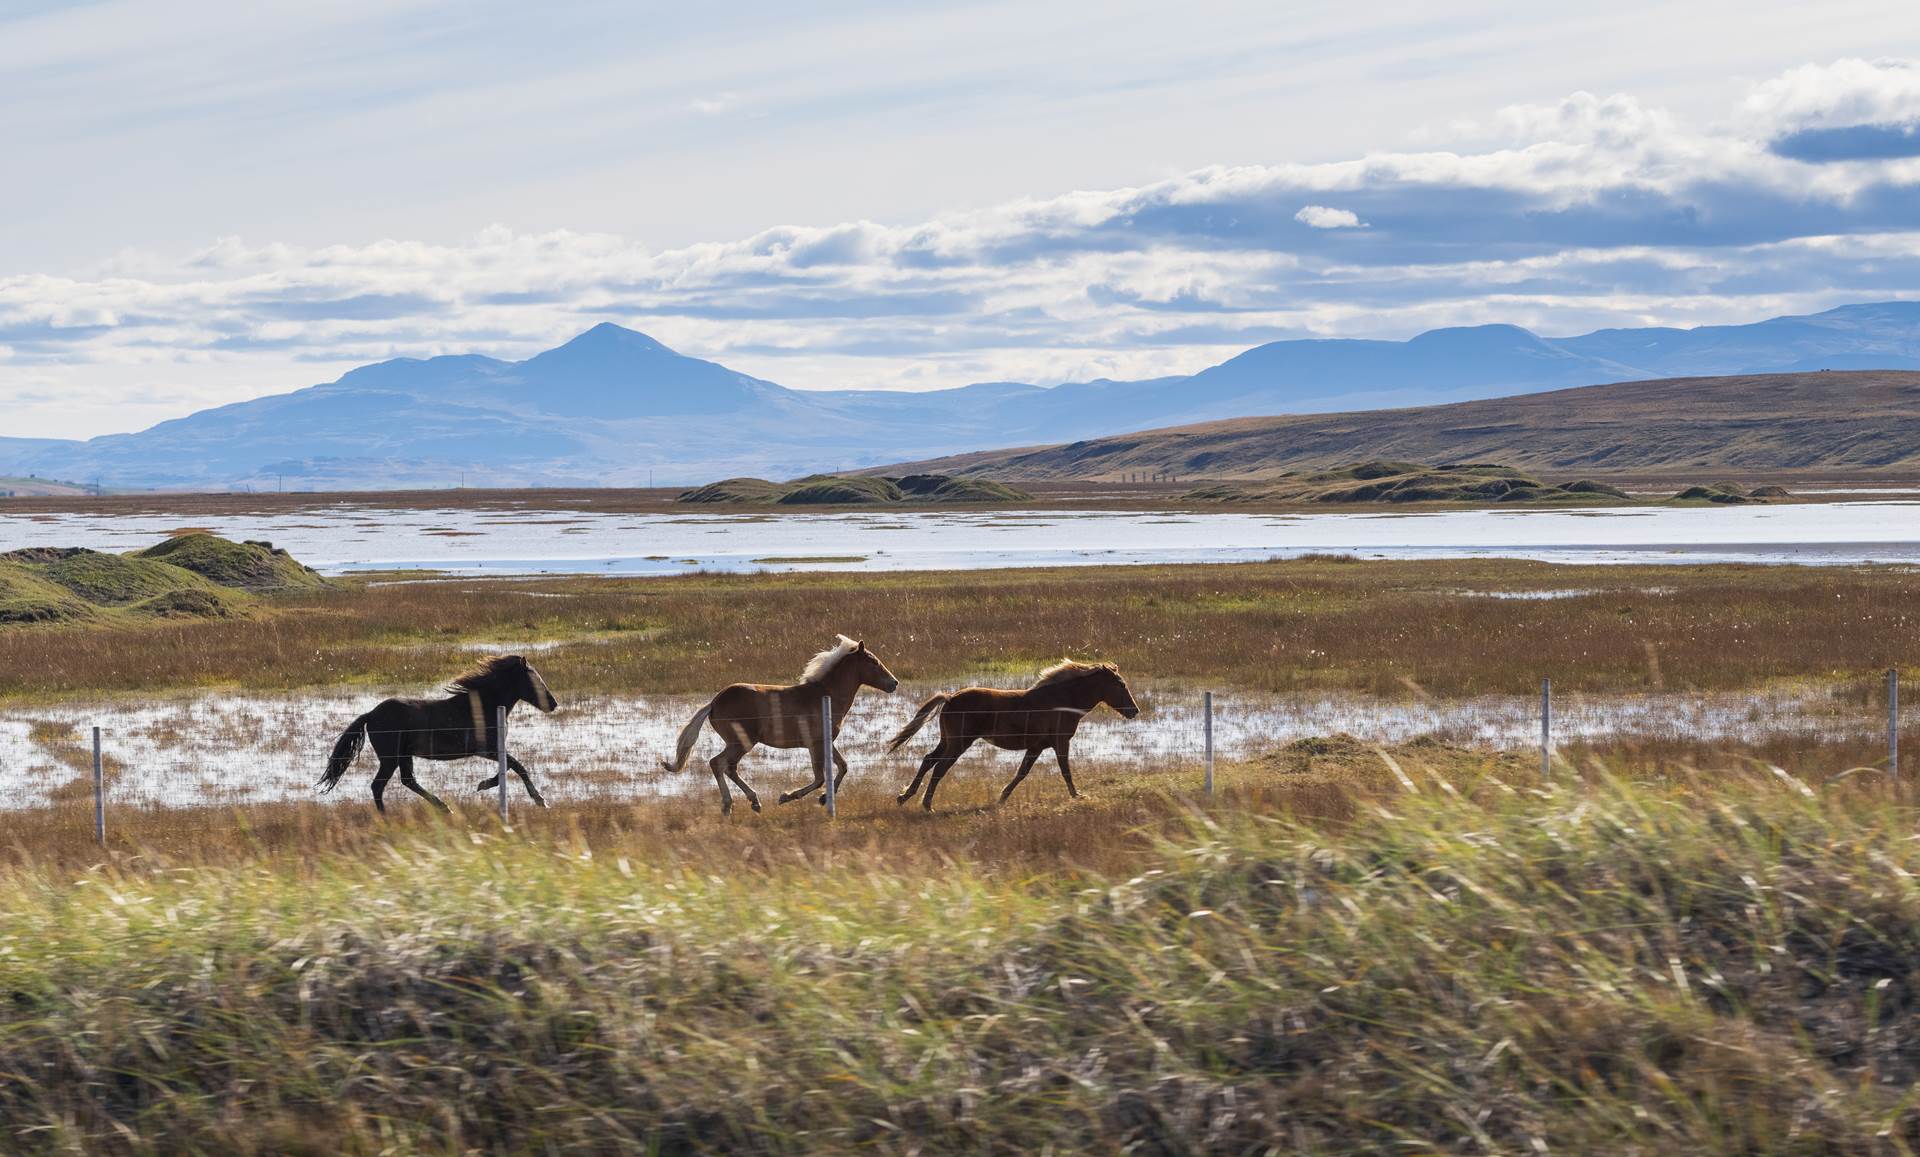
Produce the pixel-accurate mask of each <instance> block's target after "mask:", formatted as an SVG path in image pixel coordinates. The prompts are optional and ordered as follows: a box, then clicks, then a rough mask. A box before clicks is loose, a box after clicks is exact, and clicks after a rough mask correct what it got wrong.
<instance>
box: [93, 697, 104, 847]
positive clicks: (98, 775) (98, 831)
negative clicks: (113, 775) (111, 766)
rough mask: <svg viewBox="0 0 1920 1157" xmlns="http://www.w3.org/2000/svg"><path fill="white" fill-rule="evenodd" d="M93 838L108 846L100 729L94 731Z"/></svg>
mask: <svg viewBox="0 0 1920 1157" xmlns="http://www.w3.org/2000/svg"><path fill="white" fill-rule="evenodd" d="M93 838H94V839H95V840H97V841H99V844H100V846H101V847H103V848H104V847H106V846H107V765H106V763H105V761H104V760H102V759H101V758H100V729H99V728H98V727H96V728H94V729H93Z"/></svg>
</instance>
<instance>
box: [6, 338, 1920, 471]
mask: <svg viewBox="0 0 1920 1157" xmlns="http://www.w3.org/2000/svg"><path fill="white" fill-rule="evenodd" d="M1829 368H1870V369H1874V370H1889V369H1891V370H1899V369H1920V302H1887V303H1880V304H1869V305H1853V306H1844V307H1842V308H1839V309H1834V310H1829V311H1827V312H1825V313H1821V314H1816V315H1813V316H1810V317H1782V318H1774V319H1771V320H1768V321H1763V322H1757V323H1754V324H1751V325H1738V326H1707V327H1701V328H1698V329H1685V330H1682V329H1615V330H1601V331H1597V332H1595V333H1590V334H1585V335H1582V336H1578V337H1570V338H1544V337H1540V336H1537V335H1535V334H1532V333H1529V332H1528V331H1526V330H1524V329H1519V328H1517V327H1514V326H1508V325H1486V326H1476V327H1471V328H1456V329H1442V330H1434V331H1432V332H1429V333H1424V334H1421V335H1419V336H1418V337H1415V338H1412V339H1411V340H1408V341H1404V342H1396V341H1358V340H1336V339H1328V340H1305V341H1283V342H1273V343H1270V344H1267V345H1263V346H1259V347H1257V348H1255V349H1251V350H1248V351H1246V352H1245V353H1242V354H1240V355H1239V356H1237V357H1234V358H1231V359H1229V360H1228V361H1225V362H1222V363H1221V364H1219V365H1217V366H1213V367H1211V368H1209V369H1205V370H1202V371H1200V372H1199V373H1196V374H1192V375H1187V376H1180V377H1169V378H1154V379H1150V380H1145V381H1110V380H1104V379H1103V380H1098V381H1090V382H1070V383H1067V384H1065V385H1059V386H1054V387H1051V388H1042V387H1039V386H1033V385H1026V384H1023V383H1019V382H986V383H980V384H976V385H970V386H963V387H959V388H956V389H946V390H934V391H927V392H906V391H883V390H793V389H788V388H786V387H784V386H781V385H779V384H777V383H774V382H769V381H765V380H763V379H760V378H755V377H752V376H750V375H747V374H742V373H739V372H737V371H734V370H732V369H729V368H727V367H726V366H723V365H720V364H718V363H715V362H710V361H703V360H701V359H699V358H692V357H687V356H685V355H683V354H680V353H676V352H675V351H673V350H671V349H669V348H667V347H666V346H664V345H662V344H661V343H660V342H658V341H655V340H654V339H652V338H650V337H648V336H647V335H645V334H641V333H636V332H634V331H632V330H629V329H624V328H622V327H620V326H617V325H613V324H610V323H609V324H602V325H598V326H595V327H593V328H592V329H590V330H588V331H586V332H585V333H583V334H581V335H579V336H578V337H575V338H574V339H573V340H571V341H569V342H567V343H565V344H564V345H561V346H559V347H557V348H555V349H552V350H548V351H546V352H545V353H541V354H539V355H537V356H535V357H532V358H528V359H526V360H525V361H519V362H509V361H501V360H498V359H495V358H488V357H482V356H478V355H472V354H467V355H455V356H447V357H436V358H430V359H425V360H421V359H412V358H398V359H394V360H391V361H386V362H380V363H378V364H375V365H370V366H363V367H361V368H359V369H356V370H353V371H351V372H349V373H347V374H345V375H343V376H342V377H341V378H339V379H338V380H337V381H334V382H330V383H327V384H325V385H318V386H311V387H308V388H306V389H302V390H296V391H294V392H292V393H285V394H275V395H270V396H266V397H260V398H255V399H252V400H250V401H246V402H238V403H235V404H232V405H227V406H220V407H217V408H214V409H209V410H204V411H201V412H199V413H195V414H190V415H187V416H185V417H182V418H177V419H173V420H171V421H166V422H162V423H160V424H159V425H156V426H153V427H151V428H150V429H146V430H142V431H139V432H138V433H132V434H115V435H108V436H104V437H99V438H94V439H91V440H88V441H85V442H70V441H57V440H49V439H14V438H0V475H8V476H28V475H37V476H38V477H40V478H49V477H52V478H68V479H79V480H84V481H86V482H88V483H93V482H98V483H99V484H101V485H103V486H106V487H109V488H115V487H123V488H127V487H158V488H166V489H226V488H229V487H236V486H251V487H255V488H269V489H271V488H275V487H285V488H288V489H314V488H326V489H372V488H397V487H422V486H445V485H453V484H456V483H459V482H461V481H462V480H466V481H470V482H473V483H475V484H486V485H496V486H499V485H574V486H597V485H644V484H646V483H647V482H649V481H650V480H651V481H654V482H657V483H659V484H662V485H668V484H671V485H685V484H699V483H704V482H709V481H712V480H714V479H717V478H725V477H729V476H738V475H758V476H765V477H796V476H800V475H805V474H811V473H815V472H821V471H829V472H834V471H838V472H844V471H847V470H849V469H860V468H867V467H875V466H880V465H882V464H884V463H888V462H898V461H901V460H904V459H911V458H923V457H933V456H936V455H943V454H952V453H955V452H958V451H963V450H968V449H975V448H991V447H1004V446H1018V445H1023V444H1026V445H1032V444H1035V443H1043V442H1045V443H1052V442H1059V441H1063V440H1072V439H1089V438H1101V437H1102V436H1105V435H1113V434H1120V433H1124V432H1126V431H1132V430H1142V429H1149V428H1154V427H1161V426H1170V425H1175V424H1186V423H1192V422H1196V421H1205V420H1210V419H1234V418H1244V417H1247V416H1250V415H1271V414H1299V413H1312V412H1325V411H1334V410H1338V411H1359V410H1380V409H1385V408H1388V407H1395V406H1417V405H1429V404H1433V403H1442V402H1453V401H1462V400H1471V399H1484V398H1493V397H1500V396H1504V395H1516V394H1531V393H1533V392H1535V391H1542V390H1558V389H1563V388H1565V387H1570V386H1585V385H1590V384H1593V383H1600V382H1620V381H1628V380H1634V379H1648V378H1668V377H1674V376H1679V375H1687V376H1699V375H1730V374H1756V373H1776V372H1782V373H1791V372H1797V371H1803V370H1813V369H1829ZM1505 404H1506V403H1503V405H1505ZM1667 404H1669V405H1679V406H1682V407H1684V406H1687V405H1688V404H1689V401H1688V399H1687V398H1686V397H1684V396H1682V395H1679V394H1675V395H1672V396H1670V397H1669V398H1668V399H1667ZM1695 417H1696V415H1694V414H1692V413H1688V414H1687V419H1688V420H1693V419H1694V418H1695ZM1381 452H1382V453H1385V452H1386V451H1381ZM1394 453H1395V454H1396V456H1405V457H1412V458H1425V457H1426V455H1424V454H1406V455H1399V454H1398V452H1397V451H1395V452H1394Z"/></svg>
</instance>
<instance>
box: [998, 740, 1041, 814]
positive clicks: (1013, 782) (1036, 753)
mask: <svg viewBox="0 0 1920 1157" xmlns="http://www.w3.org/2000/svg"><path fill="white" fill-rule="evenodd" d="M1045 750H1046V748H1044V747H1029V748H1027V754H1026V756H1025V757H1023V758H1022V759H1021V760H1020V770H1019V771H1016V772H1014V773H1013V778H1012V779H1010V780H1008V781H1007V786H1005V787H1003V788H1001V789H1000V802H1001V803H1006V802H1007V797H1008V796H1010V795H1012V794H1013V789H1014V788H1016V787H1019V786H1020V781H1021V780H1023V779H1025V778H1027V773H1028V772H1029V771H1032V770H1033V761H1034V760H1036V759H1039V758H1040V753H1041V752H1043V751H1045Z"/></svg>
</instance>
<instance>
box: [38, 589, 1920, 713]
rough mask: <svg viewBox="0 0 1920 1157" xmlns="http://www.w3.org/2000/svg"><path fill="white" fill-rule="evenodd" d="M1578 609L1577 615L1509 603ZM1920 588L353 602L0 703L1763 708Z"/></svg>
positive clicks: (97, 649) (225, 633)
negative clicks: (850, 643) (442, 690)
mask: <svg viewBox="0 0 1920 1157" xmlns="http://www.w3.org/2000/svg"><path fill="white" fill-rule="evenodd" d="M1514 590H1536V591H1537V590H1563V591H1575V592H1591V593H1581V594H1578V595H1577V596H1576V597H1570V598H1559V599H1548V600H1512V599H1496V598H1490V597H1476V596H1485V595H1487V594H1490V593H1492V592H1503V591H1505V592H1510V591H1514ZM1917 596H1920V575H1916V574H1914V573H1912V572H1911V571H1910V570H1908V569H1907V568H1894V567H1855V568H1825V567H1807V568H1798V567H1743V566H1692V567H1654V566H1648V567H1640V566H1634V567H1561V566H1552V565H1548V564H1540V563H1524V562H1513V561H1504V560H1486V561H1445V562H1367V563H1354V562H1349V561H1342V560H1339V559H1337V558H1333V559H1329V558H1317V559H1304V560H1295V561H1289V562H1273V563H1257V564H1245V565H1218V566H1185V567H1118V568H1075V569H1062V570H1050V571H1049V570H1014V571H988V572H960V573H955V572H928V573H906V574H856V575H833V574H809V575H739V576H720V575H689V576H683V577H677V578H666V579H661V578H648V579H633V580H618V579H591V578H551V579H526V580H511V581H498V580H495V581H481V580H461V579H449V580H444V581H421V582H410V583H401V584H392V585H375V582H371V581H361V582H353V583H347V584H343V585H342V586H340V587H339V588H338V589H334V590H330V591H325V592H313V593H301V594H295V595H287V596H280V597H277V598H275V599H273V600H271V603H270V605H271V606H272V607H273V608H275V612H274V613H269V614H267V615H266V616H265V617H264V618H262V619H260V620H257V621H241V622H211V623H182V624H176V623H154V624H148V625H143V626H141V627H139V628H137V629H135V628H101V627H90V626H85V625H68V626H59V627H53V626H49V627H23V628H16V629H11V630H8V631H5V632H0V637H4V639H5V645H6V653H7V662H6V664H5V666H4V668H3V669H0V699H5V698H14V699H31V698H34V697H39V696H46V695H79V694H87V693H93V692H100V691H128V692H131V691H155V690H171V689H178V688H195V687H245V688H248V689H273V688H289V687H305V686H329V685H340V684H367V685H372V686H376V687H417V686H420V685H422V684H431V683H433V682H436V681H438V680H439V679H441V678H444V677H445V676H446V675H447V674H448V673H449V672H450V671H452V670H454V669H457V668H459V667H462V666H464V665H465V664H466V663H467V662H468V661H469V660H470V659H471V657H472V651H471V647H472V646H474V645H476V644H497V645H499V646H501V647H504V648H512V647H513V646H515V645H518V644H522V643H527V642H535V641H543V642H555V641H557V642H559V643H560V645H559V646H558V647H555V648H553V649H550V650H543V651H541V652H540V653H539V656H538V660H537V661H538V662H539V664H540V666H541V669H542V671H543V672H544V673H545V674H546V675H547V677H548V680H549V682H550V683H552V685H553V686H554V688H555V690H556V692H557V693H559V694H560V695H561V696H562V698H563V699H564V698H565V696H566V695H567V694H568V693H569V692H616V693H617V692H683V691H684V692H700V691H706V690H710V689H714V688H717V687H720V686H724V685H725V684H727V683H730V682H733V681H736V680H742V679H746V680H778V679H783V678H787V677H789V676H790V675H791V674H792V673H793V672H794V671H796V670H797V668H798V666H799V665H800V663H801V662H802V661H803V660H804V659H805V658H806V656H808V655H811V654H812V653H813V652H814V651H816V650H818V649H819V648H820V647H821V646H822V645H824V643H825V642H826V641H827V640H829V639H830V638H831V636H832V634H833V633H834V632H836V631H845V632H847V633H849V634H853V635H856V636H859V637H863V638H865V639H866V640H867V641H868V643H869V644H870V645H871V646H873V647H874V648H875V650H876V651H878V652H879V653H880V654H881V655H882V656H883V657H884V658H885V660H886V661H887V663H888V665H889V666H890V667H891V668H892V669H893V670H894V671H895V672H896V673H897V674H899V675H900V676H901V677H902V678H903V679H904V680H906V681H907V683H908V685H909V686H910V687H914V688H916V689H917V688H920V687H927V686H933V685H939V684H940V683H942V681H945V680H951V679H953V678H957V677H964V676H966V675H970V674H972V673H975V672H979V671H992V670H1004V671H1007V672H1009V674H1010V675H1012V674H1014V673H1022V672H1030V671H1032V670H1034V669H1036V668H1037V667H1038V666H1040V665H1041V664H1042V663H1044V662H1046V661H1049V660H1052V659H1056V658H1058V657H1060V656H1061V655H1076V656H1083V657H1099V658H1103V659H1111V660H1116V661H1118V662H1119V663H1120V665H1121V667H1122V669H1123V670H1125V671H1127V672H1128V673H1129V674H1130V675H1133V676H1135V677H1147V678H1152V679H1160V680H1175V681H1182V682H1188V683H1209V684H1212V685H1214V686H1218V687H1240V688H1246V689H1253V690H1273V691H1304V690H1331V689H1347V690H1356V691H1369V692H1375V693H1381V694H1390V695H1396V696H1399V695H1405V694H1408V693H1419V694H1432V695H1471V694H1481V693H1515V692H1524V691H1526V690H1527V689H1528V688H1530V687H1534V686H1537V685H1538V680H1539V678H1540V677H1541V676H1542V675H1551V676H1552V677H1553V678H1554V680H1555V683H1556V686H1559V687H1562V688H1564V689H1566V690H1568V691H1594V692H1600V691H1639V690H1649V689H1659V688H1673V689H1687V688H1697V689H1741V688H1753V687H1757V686H1760V685H1763V684H1765V683H1767V682H1769V681H1774V680H1793V679H1807V680H1816V681H1820V682H1830V681H1835V680H1842V681H1851V684H1853V685H1855V686H1856V689H1857V692H1858V694H1860V695H1861V696H1872V695H1874V694H1877V692H1876V691H1875V690H1874V688H1875V687H1876V686H1877V682H1876V678H1877V672H1879V671H1881V670H1883V669H1885V668H1887V667H1890V666H1906V667H1914V666H1916V665H1920V609H1916V608H1920V597H1917Z"/></svg>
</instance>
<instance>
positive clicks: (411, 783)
mask: <svg viewBox="0 0 1920 1157" xmlns="http://www.w3.org/2000/svg"><path fill="white" fill-rule="evenodd" d="M400 782H401V783H403V784H405V785H406V786H407V789H408V790H409V791H411V792H413V794H415V795H417V796H419V797H420V798H421V799H424V800H426V801H427V802H428V803H430V804H432V805H433V806H434V807H437V808H439V809H440V810H441V811H443V812H451V811H452V810H453V809H452V808H450V807H448V806H447V805H446V804H444V803H442V802H440V797H439V796H437V795H435V794H433V793H432V792H430V791H428V790H427V789H426V788H424V787H421V786H420V781H419V780H417V779H415V778H413V757H412V756H411V755H409V756H407V757H406V758H405V759H402V760H401V761H400Z"/></svg>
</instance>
